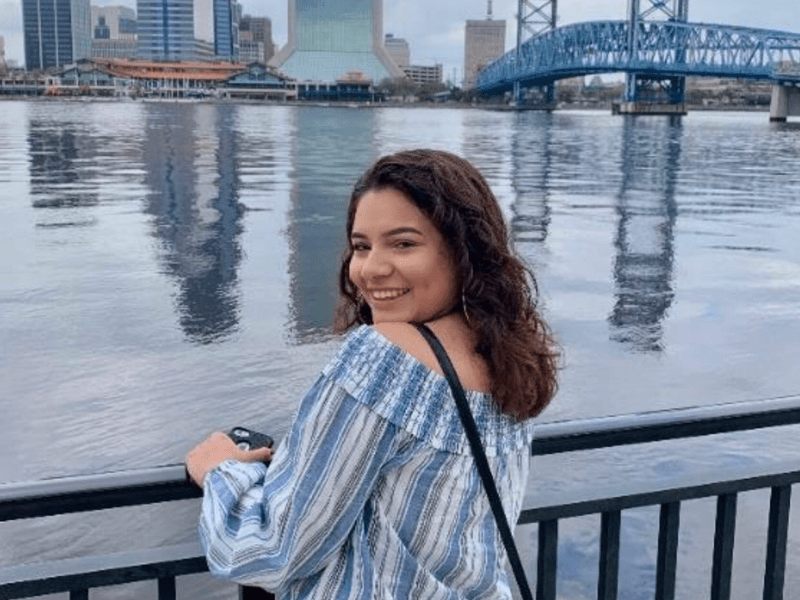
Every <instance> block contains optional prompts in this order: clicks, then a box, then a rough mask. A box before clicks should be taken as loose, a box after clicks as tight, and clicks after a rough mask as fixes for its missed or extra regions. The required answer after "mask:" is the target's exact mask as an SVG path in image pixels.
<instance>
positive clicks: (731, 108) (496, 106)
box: [0, 95, 769, 113]
mask: <svg viewBox="0 0 800 600" xmlns="http://www.w3.org/2000/svg"><path fill="white" fill-rule="evenodd" d="M3 100H5V101H24V102H71V103H76V102H77V103H83V102H97V103H102V104H109V103H129V104H136V103H146V104H149V103H154V104H219V105H238V104H240V105H245V106H315V107H333V108H358V109H370V108H407V109H415V108H427V109H431V108H436V109H462V110H463V109H479V110H493V111H509V112H514V111H541V110H547V109H543V108H539V107H536V106H512V105H510V104H501V103H489V102H313V101H303V100H300V101H290V102H277V101H264V100H246V99H229V98H202V99H200V98H198V99H194V98H191V99H190V98H130V97H128V96H124V97H102V96H72V97H69V96H60V97H53V96H12V95H0V101H3ZM686 108H687V110H688V111H689V112H700V111H702V112H764V113H768V112H769V105H755V106H753V105H747V104H724V105H723V104H720V105H703V104H687V105H686ZM554 110H557V111H558V110H573V111H574V110H580V111H597V110H602V111H608V112H611V103H603V104H586V103H560V104H558V106H556V108H555V109H554Z"/></svg>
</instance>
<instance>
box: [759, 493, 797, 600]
mask: <svg viewBox="0 0 800 600" xmlns="http://www.w3.org/2000/svg"><path fill="white" fill-rule="evenodd" d="M791 496H792V488H791V486H789V485H781V486H777V487H774V488H772V495H771V496H770V501H769V529H768V532H767V565H766V569H765V570H764V600H782V598H783V581H784V576H785V574H786V536H787V533H788V531H789V505H790V501H791Z"/></svg>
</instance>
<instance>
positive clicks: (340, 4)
mask: <svg viewBox="0 0 800 600" xmlns="http://www.w3.org/2000/svg"><path fill="white" fill-rule="evenodd" d="M382 29H383V1H382V0H327V1H326V2H320V1H319V0H289V41H288V42H287V44H286V46H284V47H283V48H282V49H281V51H280V52H279V53H278V54H277V55H276V56H275V57H274V58H273V59H272V61H270V64H271V65H273V66H275V67H279V68H280V69H281V70H282V71H283V72H285V73H286V74H287V75H289V76H290V77H294V78H296V79H298V80H303V81H323V82H334V81H336V80H337V79H341V78H342V77H343V76H344V75H345V74H347V73H348V72H352V71H354V70H355V71H359V72H360V73H363V75H364V76H365V77H366V78H368V79H369V80H371V81H373V82H375V83H377V82H379V81H381V80H383V79H385V78H387V77H389V78H397V77H403V72H402V71H401V70H400V68H399V67H397V65H395V64H394V62H393V61H392V59H391V58H389V55H388V54H387V53H386V50H385V49H384V47H383V32H382Z"/></svg>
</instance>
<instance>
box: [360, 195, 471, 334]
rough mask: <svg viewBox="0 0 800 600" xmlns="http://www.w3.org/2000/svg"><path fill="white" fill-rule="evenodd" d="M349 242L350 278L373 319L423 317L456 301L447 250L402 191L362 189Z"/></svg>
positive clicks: (456, 287) (442, 311) (452, 266)
mask: <svg viewBox="0 0 800 600" xmlns="http://www.w3.org/2000/svg"><path fill="white" fill-rule="evenodd" d="M350 244H351V246H352V249H353V256H352V258H351V259H350V280H351V281H352V282H353V283H354V284H355V286H356V287H357V288H358V290H359V291H360V292H361V295H362V296H363V297H364V298H365V299H366V301H367V303H368V304H369V307H370V308H371V309H372V320H373V322H374V323H380V322H383V321H401V322H404V323H424V322H426V321H430V320H431V319H433V318H434V317H439V316H442V315H444V314H446V313H448V312H449V311H450V310H452V309H453V308H454V307H455V306H456V304H457V302H458V298H459V284H458V271H457V269H456V266H455V263H454V261H453V256H452V252H451V251H450V248H449V247H448V245H447V243H446V242H445V240H444V238H443V237H442V234H441V233H439V231H438V230H437V229H436V227H435V226H434V224H433V223H432V222H431V220H430V219H429V218H428V217H427V216H426V215H425V214H423V213H422V211H420V210H419V209H418V208H417V207H416V205H415V204H414V203H413V202H412V201H411V200H409V199H408V197H407V196H406V195H405V194H403V193H402V192H399V191H397V190H395V189H391V188H384V189H380V190H371V191H368V192H366V193H365V194H364V195H363V196H362V197H361V200H360V201H359V203H358V207H357V208H356V214H355V219H354V221H353V231H352V233H351V235H350Z"/></svg>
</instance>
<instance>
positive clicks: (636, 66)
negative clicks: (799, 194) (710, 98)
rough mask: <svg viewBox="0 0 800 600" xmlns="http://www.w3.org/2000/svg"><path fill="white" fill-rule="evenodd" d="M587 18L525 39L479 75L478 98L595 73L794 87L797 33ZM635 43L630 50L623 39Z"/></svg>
mask: <svg viewBox="0 0 800 600" xmlns="http://www.w3.org/2000/svg"><path fill="white" fill-rule="evenodd" d="M635 27H637V28H638V31H637V32H636V34H637V35H636V36H631V35H630V33H631V30H630V28H631V24H630V22H629V21H592V22H586V23H575V24H572V25H566V26H563V27H559V28H557V29H553V30H551V31H548V32H546V33H542V34H541V35H538V36H536V37H533V38H531V39H529V40H527V41H526V42H525V43H524V44H522V45H521V46H520V48H519V51H517V50H516V49H515V50H511V51H510V52H508V53H506V54H504V55H503V56H502V57H500V58H499V59H498V60H496V61H495V62H493V63H491V64H490V65H488V66H487V67H486V68H485V69H484V70H483V71H481V74H480V75H479V77H478V82H477V86H476V87H477V89H478V90H479V91H480V92H483V93H502V92H505V91H508V90H511V89H513V86H514V83H515V82H519V83H520V84H521V85H523V86H541V85H548V84H550V83H552V82H553V81H555V80H558V79H564V78H567V77H577V76H581V75H590V74H595V73H615V72H626V73H640V74H645V75H648V76H663V77H680V76H707V77H734V78H745V79H761V80H773V81H776V82H799V83H800V34H796V33H789V32H783V31H773V30H765V29H755V28H748V27H737V26H732V25H718V24H705V23H686V22H676V21H638V22H637V23H636V25H635ZM632 37H633V38H634V39H635V40H636V43H635V47H634V48H631V47H630V39H631V38H632Z"/></svg>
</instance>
